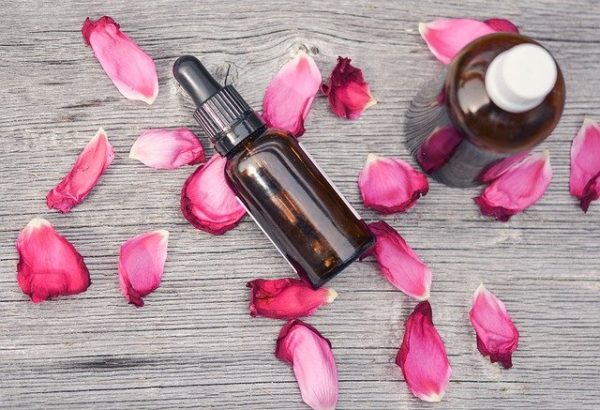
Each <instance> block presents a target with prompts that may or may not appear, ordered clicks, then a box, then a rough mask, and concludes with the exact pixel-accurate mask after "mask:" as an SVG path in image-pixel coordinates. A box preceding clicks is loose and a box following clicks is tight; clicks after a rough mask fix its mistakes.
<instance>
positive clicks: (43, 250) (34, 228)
mask: <svg viewBox="0 0 600 410" xmlns="http://www.w3.org/2000/svg"><path fill="white" fill-rule="evenodd" d="M16 246H17V252H18V253H19V263H18V264H17V282H18V283H19V286H20V287H21V290H22V291H23V293H25V294H26V295H28V296H29V297H30V298H31V300H32V301H33V302H34V303H39V302H42V301H44V300H46V299H49V298H53V297H56V296H60V295H75V294H77V293H81V292H85V291H86V290H87V288H88V287H89V286H90V284H91V280H90V274H89V272H88V269H87V267H86V266H85V262H84V261H83V257H82V256H81V255H80V254H79V252H77V250H76V249H75V247H73V245H71V243H70V242H69V241H68V240H66V239H65V238H64V237H62V236H61V235H60V234H59V233H58V232H56V230H55V229H54V227H53V226H52V225H51V224H50V222H48V221H47V220H45V219H41V218H35V219H32V220H31V221H30V222H29V223H28V224H27V226H26V227H25V228H23V230H22V231H21V233H20V234H19V236H18V238H17V245H16Z"/></svg>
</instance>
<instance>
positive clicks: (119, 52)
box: [81, 16, 158, 104]
mask: <svg viewBox="0 0 600 410" xmlns="http://www.w3.org/2000/svg"><path fill="white" fill-rule="evenodd" d="M119 27H120V26H119V24H118V23H117V22H116V21H114V20H113V19H112V18H111V17H108V16H103V17H100V18H99V19H98V20H96V21H92V20H91V19H90V18H89V17H88V18H86V19H85V22H84V23H83V27H82V28H81V34H83V39H84V40H85V42H86V44H88V45H89V46H90V47H92V50H93V51H94V54H95V55H96V58H97V59H98V61H99V62H100V65H101V66H102V68H103V69H104V71H105V72H106V74H107V75H108V77H109V78H110V79H111V80H112V82H113V84H114V85H115V86H116V87H117V88H118V89H119V91H120V92H121V94H123V96H125V98H128V99H130V100H142V101H145V102H146V103H148V104H152V103H153V102H154V100H155V99H156V96H157V95H158V76H157V74H156V67H155V65H154V61H153V60H152V58H151V57H150V56H149V55H148V54H146V53H145V52H144V51H143V50H142V49H141V48H140V47H139V46H138V45H137V44H136V43H135V42H134V41H133V40H132V39H131V38H129V37H128V36H127V35H126V34H125V33H123V32H122V31H121V30H120V28H119Z"/></svg>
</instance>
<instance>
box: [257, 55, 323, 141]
mask: <svg viewBox="0 0 600 410" xmlns="http://www.w3.org/2000/svg"><path fill="white" fill-rule="evenodd" d="M320 85H321V72H320V71H319V68H318V67H317V65H316V64H315V62H314V60H313V59H312V57H311V56H309V55H308V54H306V53H304V52H303V51H300V52H299V53H298V55H297V56H296V57H295V58H294V59H293V60H292V61H290V62H288V63H287V64H285V65H284V66H283V67H281V69H280V70H279V72H278V73H277V74H276V75H275V77H273V79H272V80H271V82H270V83H269V86H268V87H267V91H266V92H265V97H264V100H263V113H262V116H263V118H264V120H265V122H266V123H267V124H268V125H269V126H270V127H274V128H279V129H282V130H284V131H287V132H289V133H290V134H292V135H293V136H295V137H299V136H301V135H302V134H304V120H305V119H306V117H307V116H308V113H309V112H310V107H311V105H312V103H313V100H314V99H315V96H316V94H317V91H319V86H320Z"/></svg>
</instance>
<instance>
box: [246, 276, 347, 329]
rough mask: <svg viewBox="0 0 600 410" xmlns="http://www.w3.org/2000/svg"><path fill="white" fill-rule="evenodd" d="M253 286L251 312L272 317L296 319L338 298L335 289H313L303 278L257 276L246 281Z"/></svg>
mask: <svg viewBox="0 0 600 410" xmlns="http://www.w3.org/2000/svg"><path fill="white" fill-rule="evenodd" d="M246 286H247V287H249V288H250V289H251V293H250V307H249V310H250V314H251V315H252V316H262V317H269V318H272V319H285V320H290V319H297V318H299V317H302V316H310V315H312V314H313V313H314V312H315V311H316V310H317V309H318V308H320V307H321V306H323V305H326V304H328V303H331V302H333V301H334V300H335V298H336V297H337V292H336V291H335V290H333V289H326V288H320V289H317V290H315V289H313V288H312V286H310V285H309V284H308V283H306V282H304V281H302V280H300V279H292V278H284V279H271V280H267V279H254V280H252V281H250V282H248V283H247V284H246Z"/></svg>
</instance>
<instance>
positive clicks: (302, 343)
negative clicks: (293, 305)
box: [275, 320, 339, 410]
mask: <svg viewBox="0 0 600 410" xmlns="http://www.w3.org/2000/svg"><path fill="white" fill-rule="evenodd" d="M275 356H276V357H277V358H278V359H279V360H282V361H284V362H286V363H289V364H291V365H292V367H293V369H294V375H295V376H296V380H297V381H298V387H299V388H300V393H301V394H302V400H303V401H304V403H306V404H308V405H309V406H310V407H311V408H312V409H315V410H333V409H335V406H336V404H337V400H338V389H339V388H338V375H337V368H336V364H335V358H334V357H333V352H332V351H331V343H330V342H329V340H327V339H326V338H324V337H323V336H322V335H321V334H320V333H319V332H318V331H317V329H315V328H314V327H312V326H310V325H308V324H306V323H304V322H302V321H300V320H294V321H291V322H288V323H287V324H285V325H284V326H283V328H282V329H281V331H280V332H279V338H278V339H277V348H276V349H275Z"/></svg>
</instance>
